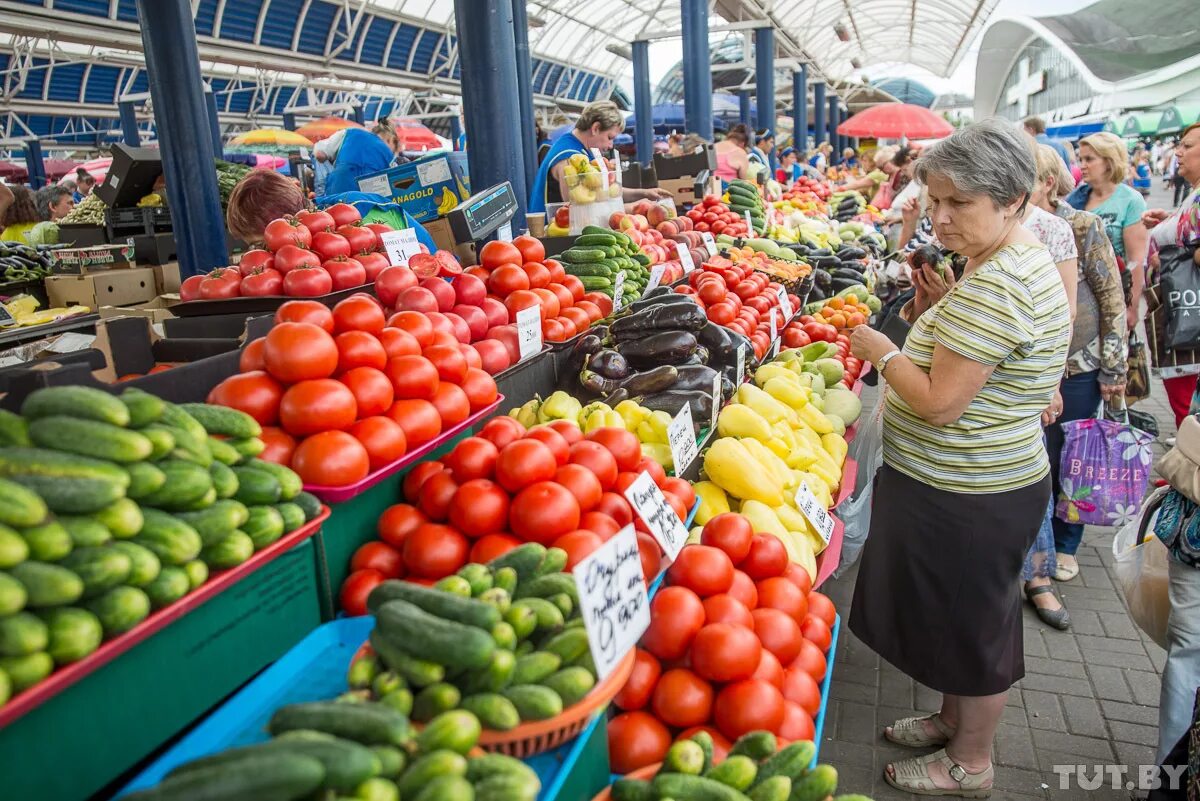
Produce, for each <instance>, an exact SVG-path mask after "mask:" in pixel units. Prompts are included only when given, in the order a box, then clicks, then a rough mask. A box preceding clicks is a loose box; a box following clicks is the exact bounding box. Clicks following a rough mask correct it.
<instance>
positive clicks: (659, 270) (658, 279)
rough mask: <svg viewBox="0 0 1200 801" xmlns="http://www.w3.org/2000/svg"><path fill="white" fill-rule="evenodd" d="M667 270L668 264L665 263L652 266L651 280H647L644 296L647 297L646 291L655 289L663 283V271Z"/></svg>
mask: <svg viewBox="0 0 1200 801" xmlns="http://www.w3.org/2000/svg"><path fill="white" fill-rule="evenodd" d="M666 271H667V265H665V264H656V265H654V266H653V267H651V268H650V280H648V281H647V282H646V291H645V292H643V293H642V296H643V297H645V295H646V293H648V292H649V291H650V290H651V289H654V288H655V287H656V286H658V285H659V284H660V283H662V277H663V273H665V272H666Z"/></svg>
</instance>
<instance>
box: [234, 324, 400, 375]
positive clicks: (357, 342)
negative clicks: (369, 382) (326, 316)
mask: <svg viewBox="0 0 1200 801" xmlns="http://www.w3.org/2000/svg"><path fill="white" fill-rule="evenodd" d="M256 341H261V340H256ZM334 343H335V344H336V345H337V349H338V366H337V372H338V374H342V373H345V372H347V371H348V370H353V369H354V368H356V367H370V368H373V369H375V370H382V369H383V368H384V367H385V366H386V365H387V360H388V354H387V352H386V351H385V350H384V348H383V345H381V344H380V342H379V340H378V339H377V338H376V337H375V335H374V334H369V333H367V332H366V331H346V332H344V333H341V334H338V335H337V336H336V337H335V338H334Z"/></svg>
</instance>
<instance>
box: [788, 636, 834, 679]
mask: <svg viewBox="0 0 1200 801" xmlns="http://www.w3.org/2000/svg"><path fill="white" fill-rule="evenodd" d="M789 667H793V668H799V669H800V670H803V671H804V672H805V673H807V674H808V675H810V676H812V677H813V680H814V681H816V682H818V683H820V682H822V681H824V680H825V671H826V670H827V669H828V667H829V665H828V662H827V661H826V659H825V653H824V652H823V651H822V650H821V649H820V648H818V647H817V646H816V645H815V644H813V643H812V642H810V641H809V640H804V641H803V642H802V643H801V644H800V655H799V656H797V657H796V658H795V660H793V661H792V663H791V665H789Z"/></svg>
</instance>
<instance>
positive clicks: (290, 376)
mask: <svg viewBox="0 0 1200 801" xmlns="http://www.w3.org/2000/svg"><path fill="white" fill-rule="evenodd" d="M263 359H264V360H265V361H266V364H267V372H268V373H270V374H271V375H272V376H274V377H275V378H277V379H279V380H280V381H284V382H287V383H289V384H291V383H295V382H297V381H305V380H308V379H313V378H328V377H329V376H331V375H333V373H334V371H335V370H337V366H338V348H337V344H336V343H335V342H334V341H333V337H331V336H330V335H329V334H328V333H327V332H326V331H324V330H322V329H321V328H318V327H317V326H315V325H313V324H311V323H278V324H277V325H276V326H275V327H274V328H272V329H271V330H270V331H269V332H268V333H267V336H266V344H265V345H264V346H263Z"/></svg>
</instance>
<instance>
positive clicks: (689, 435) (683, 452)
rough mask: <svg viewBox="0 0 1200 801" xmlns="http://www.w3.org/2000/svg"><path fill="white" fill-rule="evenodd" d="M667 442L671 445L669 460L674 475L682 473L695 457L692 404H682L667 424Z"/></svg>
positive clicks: (697, 451) (696, 450)
mask: <svg viewBox="0 0 1200 801" xmlns="http://www.w3.org/2000/svg"><path fill="white" fill-rule="evenodd" d="M667 444H668V445H669V446H671V460H672V461H674V462H675V475H677V476H680V475H683V471H684V470H687V469H688V465H690V464H691V463H692V461H693V460H694V459H695V458H696V455H697V454H698V453H699V450H698V449H697V448H696V432H695V430H694V429H693V428H692V405H691V404H690V403H685V404H683V408H682V409H680V410H679V414H677V415H675V417H673V418H672V419H671V422H670V423H669V424H668V425H667Z"/></svg>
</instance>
